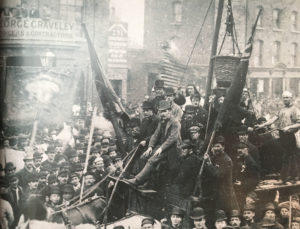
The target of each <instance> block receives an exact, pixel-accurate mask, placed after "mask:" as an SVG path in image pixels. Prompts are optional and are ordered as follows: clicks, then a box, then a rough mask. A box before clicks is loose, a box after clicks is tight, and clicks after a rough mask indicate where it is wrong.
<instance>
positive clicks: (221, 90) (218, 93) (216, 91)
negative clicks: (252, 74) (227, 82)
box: [213, 87, 227, 98]
mask: <svg viewBox="0 0 300 229" xmlns="http://www.w3.org/2000/svg"><path fill="white" fill-rule="evenodd" d="M226 92H227V88H225V87H217V88H214V89H213V94H215V95H216V98H220V97H222V96H225V95H226Z"/></svg>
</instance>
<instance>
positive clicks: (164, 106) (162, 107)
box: [158, 100, 172, 111]
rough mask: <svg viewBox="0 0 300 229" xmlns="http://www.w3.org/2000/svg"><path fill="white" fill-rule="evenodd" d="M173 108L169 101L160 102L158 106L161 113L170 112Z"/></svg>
mask: <svg viewBox="0 0 300 229" xmlns="http://www.w3.org/2000/svg"><path fill="white" fill-rule="evenodd" d="M171 107H172V106H171V103H170V102H169V101H166V100H161V101H159V104H158V110H159V111H164V110H169V109H171Z"/></svg>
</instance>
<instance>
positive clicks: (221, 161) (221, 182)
mask: <svg viewBox="0 0 300 229" xmlns="http://www.w3.org/2000/svg"><path fill="white" fill-rule="evenodd" d="M211 153H212V155H211V157H210V160H208V159H209V155H208V154H204V159H205V160H206V166H207V167H208V170H209V173H210V174H211V176H212V177H213V182H214V183H215V184H216V187H217V189H216V209H223V210H224V211H225V212H226V213H230V211H231V210H233V209H239V206H238V203H237V200H236V196H235V192H234V189H233V184H232V166H233V165H232V161H231V159H230V157H229V156H228V155H227V154H226V152H225V139H224V137H223V136H217V137H215V139H214V141H213V144H212V147H211Z"/></svg>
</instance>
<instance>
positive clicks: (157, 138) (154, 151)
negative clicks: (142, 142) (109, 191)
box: [128, 100, 181, 185]
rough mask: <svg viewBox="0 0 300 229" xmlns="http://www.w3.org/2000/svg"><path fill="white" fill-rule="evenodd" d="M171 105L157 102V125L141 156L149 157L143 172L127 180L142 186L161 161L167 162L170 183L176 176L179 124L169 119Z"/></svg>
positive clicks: (164, 101)
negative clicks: (158, 119) (158, 117)
mask: <svg viewBox="0 0 300 229" xmlns="http://www.w3.org/2000/svg"><path fill="white" fill-rule="evenodd" d="M171 109H172V107H171V103H170V102H169V101H166V100H162V101H160V102H159V107H158V110H159V115H160V121H159V124H158V126H157V128H156V130H155V132H154V134H153V135H152V137H151V139H150V142H149V147H148V149H147V150H146V151H145V153H144V154H143V155H142V156H144V157H146V158H147V157H149V156H150V158H149V160H148V161H147V163H146V165H145V167H144V168H143V170H142V171H141V172H140V173H139V174H137V175H136V177H135V178H133V179H130V180H128V181H129V182H131V183H133V184H135V185H138V184H144V183H145V182H146V181H147V180H148V179H149V177H150V175H151V172H152V171H153V169H154V168H155V166H156V165H158V163H160V162H161V161H162V160H167V162H168V168H167V172H168V174H169V176H170V177H169V178H170V179H169V180H170V181H171V180H172V179H174V177H175V176H176V175H177V171H178V164H179V159H178V153H177V152H178V150H177V145H178V144H179V143H180V141H181V138H180V123H179V122H178V121H177V120H174V119H172V118H171Z"/></svg>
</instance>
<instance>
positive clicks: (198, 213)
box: [190, 207, 205, 219]
mask: <svg viewBox="0 0 300 229" xmlns="http://www.w3.org/2000/svg"><path fill="white" fill-rule="evenodd" d="M204 216H205V214H204V210H203V208H200V207H197V208H194V209H193V210H192V212H191V214H190V218H191V219H202V218H203V217H204Z"/></svg>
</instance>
